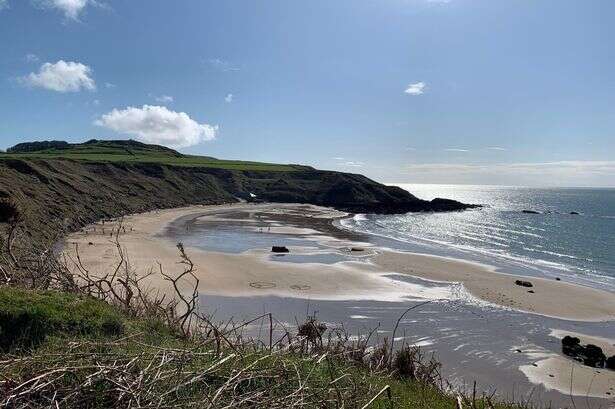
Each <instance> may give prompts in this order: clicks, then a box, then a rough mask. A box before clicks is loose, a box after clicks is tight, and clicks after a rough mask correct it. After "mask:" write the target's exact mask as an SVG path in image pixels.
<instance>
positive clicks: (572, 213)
mask: <svg viewBox="0 0 615 409" xmlns="http://www.w3.org/2000/svg"><path fill="white" fill-rule="evenodd" d="M570 214H577V215H578V214H580V213H579V212H570Z"/></svg>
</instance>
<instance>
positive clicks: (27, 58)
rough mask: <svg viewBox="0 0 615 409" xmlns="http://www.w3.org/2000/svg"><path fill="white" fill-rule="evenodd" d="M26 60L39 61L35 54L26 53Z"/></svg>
mask: <svg viewBox="0 0 615 409" xmlns="http://www.w3.org/2000/svg"><path fill="white" fill-rule="evenodd" d="M26 61H27V62H39V61H40V59H39V58H38V56H37V55H36V54H26Z"/></svg>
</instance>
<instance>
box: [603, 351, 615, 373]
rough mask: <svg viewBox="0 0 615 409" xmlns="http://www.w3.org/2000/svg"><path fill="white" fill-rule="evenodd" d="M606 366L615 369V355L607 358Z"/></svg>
mask: <svg viewBox="0 0 615 409" xmlns="http://www.w3.org/2000/svg"><path fill="white" fill-rule="evenodd" d="M605 368H606V369H611V370H613V371H615V355H613V356H612V357H610V358H609V359H607V360H606V365H605Z"/></svg>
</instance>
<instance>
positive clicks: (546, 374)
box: [65, 204, 615, 399]
mask: <svg viewBox="0 0 615 409" xmlns="http://www.w3.org/2000/svg"><path fill="white" fill-rule="evenodd" d="M257 214H258V216H256V215H257ZM263 214H265V215H269V216H271V217H272V219H271V220H273V219H275V220H277V222H272V221H271V220H268V221H264V220H263V219H262V217H263V216H262V215H263ZM274 216H275V217H274ZM344 216H347V215H345V214H344V213H340V212H337V211H334V210H331V209H327V208H320V207H316V206H308V205H251V204H233V205H221V206H193V207H187V208H180V209H170V210H160V211H155V212H149V213H144V214H137V215H132V216H128V217H125V218H124V219H123V220H122V221H121V226H122V229H121V230H120V235H119V241H120V243H121V246H122V248H123V249H124V251H125V254H126V255H127V257H128V258H129V263H130V266H131V268H133V269H134V270H135V271H136V272H137V273H138V274H146V273H148V272H150V271H158V269H159V268H162V269H163V270H164V271H165V273H167V274H171V275H174V274H179V273H180V272H181V271H182V269H183V266H182V265H181V264H179V263H178V262H179V252H178V250H177V248H176V244H177V243H176V242H174V241H172V240H170V239H169V238H168V236H169V232H170V231H171V230H173V229H175V230H176V233H177V231H182V229H185V230H189V229H191V228H192V227H191V226H193V225H194V224H199V223H205V224H206V226H219V227H220V226H222V227H226V226H227V225H229V224H234V225H236V226H240V227H241V231H243V232H251V233H252V234H258V233H259V232H262V231H263V229H266V231H267V232H268V233H272V234H274V235H275V234H279V235H283V237H286V238H287V239H288V237H300V238H301V239H302V240H304V241H308V240H309V243H311V244H307V243H302V244H301V245H289V246H288V247H289V249H290V255H292V256H293V257H302V256H309V257H319V255H320V254H321V253H327V254H329V253H330V252H331V251H334V252H336V253H339V254H340V255H342V256H344V258H343V260H342V261H338V262H332V263H319V262H290V261H288V260H290V259H289V258H288V257H290V256H289V255H285V256H281V257H279V258H274V257H276V256H275V255H272V254H271V248H270V247H266V248H265V247H263V248H253V247H249V248H247V249H241V248H238V249H236V251H234V252H223V251H206V250H203V249H202V248H196V247H190V246H187V247H186V250H187V253H188V255H189V256H190V258H191V259H192V261H193V262H194V264H195V266H196V269H197V271H196V274H197V276H198V277H199V280H200V286H199V292H200V293H201V294H205V295H207V294H209V295H215V296H227V297H253V296H262V297H265V296H277V297H292V298H304V299H309V300H334V301H335V300H340V301H342V300H373V301H384V302H408V301H424V300H453V299H455V298H457V299H459V297H460V295H461V296H462V297H466V299H462V300H461V301H462V302H471V301H472V300H476V301H478V302H479V303H487V304H488V305H491V306H498V307H502V308H504V309H512V310H515V311H522V312H526V313H530V314H537V315H542V316H545V317H554V318H558V319H563V320H570V321H571V322H575V321H576V322H580V321H583V322H598V321H606V320H613V319H615V296H614V295H613V294H612V293H609V292H606V291H601V290H597V289H593V288H589V287H584V286H581V285H577V284H572V283H566V282H564V279H562V281H556V280H554V279H552V280H549V279H542V278H535V277H530V278H528V277H522V276H515V275H508V274H504V273H502V272H499V271H495V269H494V268H493V267H490V266H485V265H481V264H476V263H472V262H467V261H462V260H454V259H449V258H444V257H437V256H430V255H424V254H414V253H403V252H395V251H390V250H385V249H381V248H377V247H374V246H373V245H371V244H369V243H368V242H365V241H362V240H361V237H356V236H353V235H352V234H349V233H348V232H343V231H338V229H337V228H335V227H333V225H332V220H335V219H338V218H342V217H344ZM280 220H282V222H280ZM119 225H120V222H118V221H107V222H105V223H102V222H100V223H98V224H96V225H91V226H87V227H86V228H84V229H83V230H82V231H81V232H77V233H74V234H72V235H70V236H69V237H68V238H67V241H66V247H65V252H66V254H67V256H68V257H69V259H72V260H75V258H76V252H77V250H78V252H79V256H80V259H81V261H82V262H83V264H84V265H85V266H86V267H87V268H88V269H89V270H90V272H92V273H95V274H96V273H98V274H100V273H102V272H104V271H108V269H109V268H110V266H112V265H113V264H114V263H116V262H117V260H118V257H117V250H116V247H115V246H116V245H115V243H114V239H113V234H112V232H116V231H117V228H118V226H119ZM265 226H266V227H265ZM212 228H213V227H212ZM205 231H207V230H205ZM247 234H248V233H241V235H247ZM232 237H235V238H237V237H241V236H231V239H229V238H216V237H214V243H216V241H217V240H221V241H223V240H230V241H232V240H233V239H232ZM216 244H220V243H216ZM230 245H231V246H236V245H237V244H236V243H232V242H231V243H230ZM352 248H355V250H359V251H352V250H351V249H352ZM284 257H287V258H286V259H285V258H284ZM400 275H407V276H412V277H418V278H419V280H416V279H414V280H413V281H408V282H407V281H404V280H399V279H398V278H399V277H400ZM517 279H523V280H529V281H531V282H532V284H533V287H531V289H530V288H526V287H521V286H517V285H515V280H517ZM148 285H149V286H150V287H151V289H153V290H155V291H162V292H170V289H171V288H170V286H169V283H168V282H166V281H164V280H163V279H162V278H161V277H160V275H159V274H154V275H152V276H151V277H149V278H148ZM529 290H532V291H533V292H529ZM468 298H469V299H468ZM567 333H569V332H567ZM552 336H553V337H555V338H557V337H559V338H561V337H562V336H563V335H562V334H561V333H558V332H557V331H554V333H553V335H552ZM581 339H582V340H583V342H594V343H596V344H598V345H601V346H603V347H604V349H605V352H607V353H615V351H613V347H612V346H613V344H615V340H609V339H595V338H588V337H586V336H584V335H583V336H582V337H581ZM557 342H558V343H559V339H558V340H557ZM520 348H521V347H520ZM522 349H523V353H524V354H525V356H526V362H530V364H529V365H522V366H520V367H519V368H518V369H519V370H520V371H521V372H523V374H524V375H525V377H526V378H527V380H528V381H529V382H531V383H532V384H535V385H543V386H544V388H545V389H546V390H547V391H549V390H554V391H558V392H560V393H561V394H563V395H568V394H572V395H576V396H579V395H580V396H590V397H598V398H607V399H608V398H610V397H611V396H610V395H611V394H612V393H613V391H612V390H611V389H609V388H612V385H613V382H614V373H613V372H612V371H608V370H600V371H599V370H595V369H593V368H589V367H585V366H583V365H581V364H579V363H577V362H575V361H573V360H571V359H569V358H567V357H564V356H562V355H561V354H559V353H555V352H553V351H552V350H545V349H544V348H542V347H538V346H536V347H534V346H531V345H525V346H523V347H522Z"/></svg>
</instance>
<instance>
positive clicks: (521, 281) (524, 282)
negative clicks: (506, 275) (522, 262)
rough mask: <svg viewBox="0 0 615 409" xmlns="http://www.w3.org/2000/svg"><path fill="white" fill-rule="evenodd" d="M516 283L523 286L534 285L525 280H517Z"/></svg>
mask: <svg viewBox="0 0 615 409" xmlns="http://www.w3.org/2000/svg"><path fill="white" fill-rule="evenodd" d="M515 284H517V285H520V286H521V287H534V284H532V283H530V282H529V281H523V280H517V281H515Z"/></svg>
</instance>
